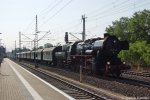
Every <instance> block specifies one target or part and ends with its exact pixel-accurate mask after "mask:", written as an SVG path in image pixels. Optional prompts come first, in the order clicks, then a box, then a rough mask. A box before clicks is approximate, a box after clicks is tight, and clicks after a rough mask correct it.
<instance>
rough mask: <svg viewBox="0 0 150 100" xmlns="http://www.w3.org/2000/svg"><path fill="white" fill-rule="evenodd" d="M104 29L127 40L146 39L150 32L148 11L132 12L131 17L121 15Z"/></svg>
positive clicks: (149, 14) (149, 13) (149, 12)
mask: <svg viewBox="0 0 150 100" xmlns="http://www.w3.org/2000/svg"><path fill="white" fill-rule="evenodd" d="M106 31H107V32H108V33H110V34H112V35H116V36H118V37H120V38H121V39H122V40H128V41H129V42H132V43H133V42H135V41H141V40H147V41H148V32H150V11H149V10H144V11H139V12H136V13H134V15H133V16H132V17H131V18H127V17H122V18H120V20H116V21H114V22H112V26H108V27H107V28H106Z"/></svg>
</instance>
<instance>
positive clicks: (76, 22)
mask: <svg viewBox="0 0 150 100" xmlns="http://www.w3.org/2000/svg"><path fill="white" fill-rule="evenodd" d="M0 1H1V2H0V33H2V34H0V42H1V43H0V45H3V46H4V47H6V49H7V51H11V50H12V49H14V48H15V41H16V47H19V32H21V34H22V35H21V40H22V42H21V46H22V47H27V48H33V42H31V41H33V40H34V34H35V26H36V15H37V23H38V24H37V26H38V31H39V33H38V39H40V41H39V42H38V46H43V45H44V44H45V43H52V44H53V45H56V44H58V43H60V44H64V35H65V32H69V33H70V34H69V40H70V41H74V40H76V38H74V37H73V36H72V35H71V34H73V35H75V36H76V37H78V38H80V39H82V37H81V34H80V33H82V30H83V29H82V26H83V23H82V22H83V21H82V15H85V17H86V22H85V27H86V39H88V38H94V37H103V34H104V33H105V29H106V27H108V26H109V25H112V22H113V21H115V20H119V19H120V18H121V17H132V15H133V14H134V13H135V12H137V11H142V10H144V9H148V10H150V0H0ZM43 36H44V37H43Z"/></svg>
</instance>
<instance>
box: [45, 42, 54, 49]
mask: <svg viewBox="0 0 150 100" xmlns="http://www.w3.org/2000/svg"><path fill="white" fill-rule="evenodd" d="M50 47H53V45H52V44H51V43H46V44H44V48H50Z"/></svg>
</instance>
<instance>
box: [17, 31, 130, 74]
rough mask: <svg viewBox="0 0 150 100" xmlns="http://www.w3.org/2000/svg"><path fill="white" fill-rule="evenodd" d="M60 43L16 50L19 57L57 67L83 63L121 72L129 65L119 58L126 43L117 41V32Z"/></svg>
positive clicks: (94, 69) (103, 70)
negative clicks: (101, 36)
mask: <svg viewBox="0 0 150 100" xmlns="http://www.w3.org/2000/svg"><path fill="white" fill-rule="evenodd" d="M65 41H66V44H65V45H62V46H56V47H50V48H45V49H39V50H36V51H28V52H21V53H17V58H18V59H23V60H30V61H37V62H38V63H47V64H48V65H53V66H58V67H68V68H70V69H72V70H73V71H79V69H80V66H82V68H83V70H84V71H87V73H93V74H97V75H99V74H102V75H109V74H112V75H115V76H118V77H119V76H120V75H121V73H122V72H123V71H126V70H128V69H130V66H128V65H126V64H125V63H124V62H122V61H121V59H120V58H118V56H117V55H118V53H119V52H120V51H121V50H128V49H129V43H128V42H127V41H120V40H119V39H118V38H117V37H116V36H113V35H109V34H108V33H105V34H104V38H92V39H88V40H85V41H75V42H68V34H67V33H66V35H65Z"/></svg>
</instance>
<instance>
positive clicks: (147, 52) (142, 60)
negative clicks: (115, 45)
mask: <svg viewBox="0 0 150 100" xmlns="http://www.w3.org/2000/svg"><path fill="white" fill-rule="evenodd" d="M119 57H120V58H121V59H122V60H123V61H126V62H128V63H129V64H131V65H134V66H136V67H143V66H148V65H150V45H149V44H147V42H146V41H136V42H135V43H130V48H129V50H128V51H121V52H120V53H119Z"/></svg>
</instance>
